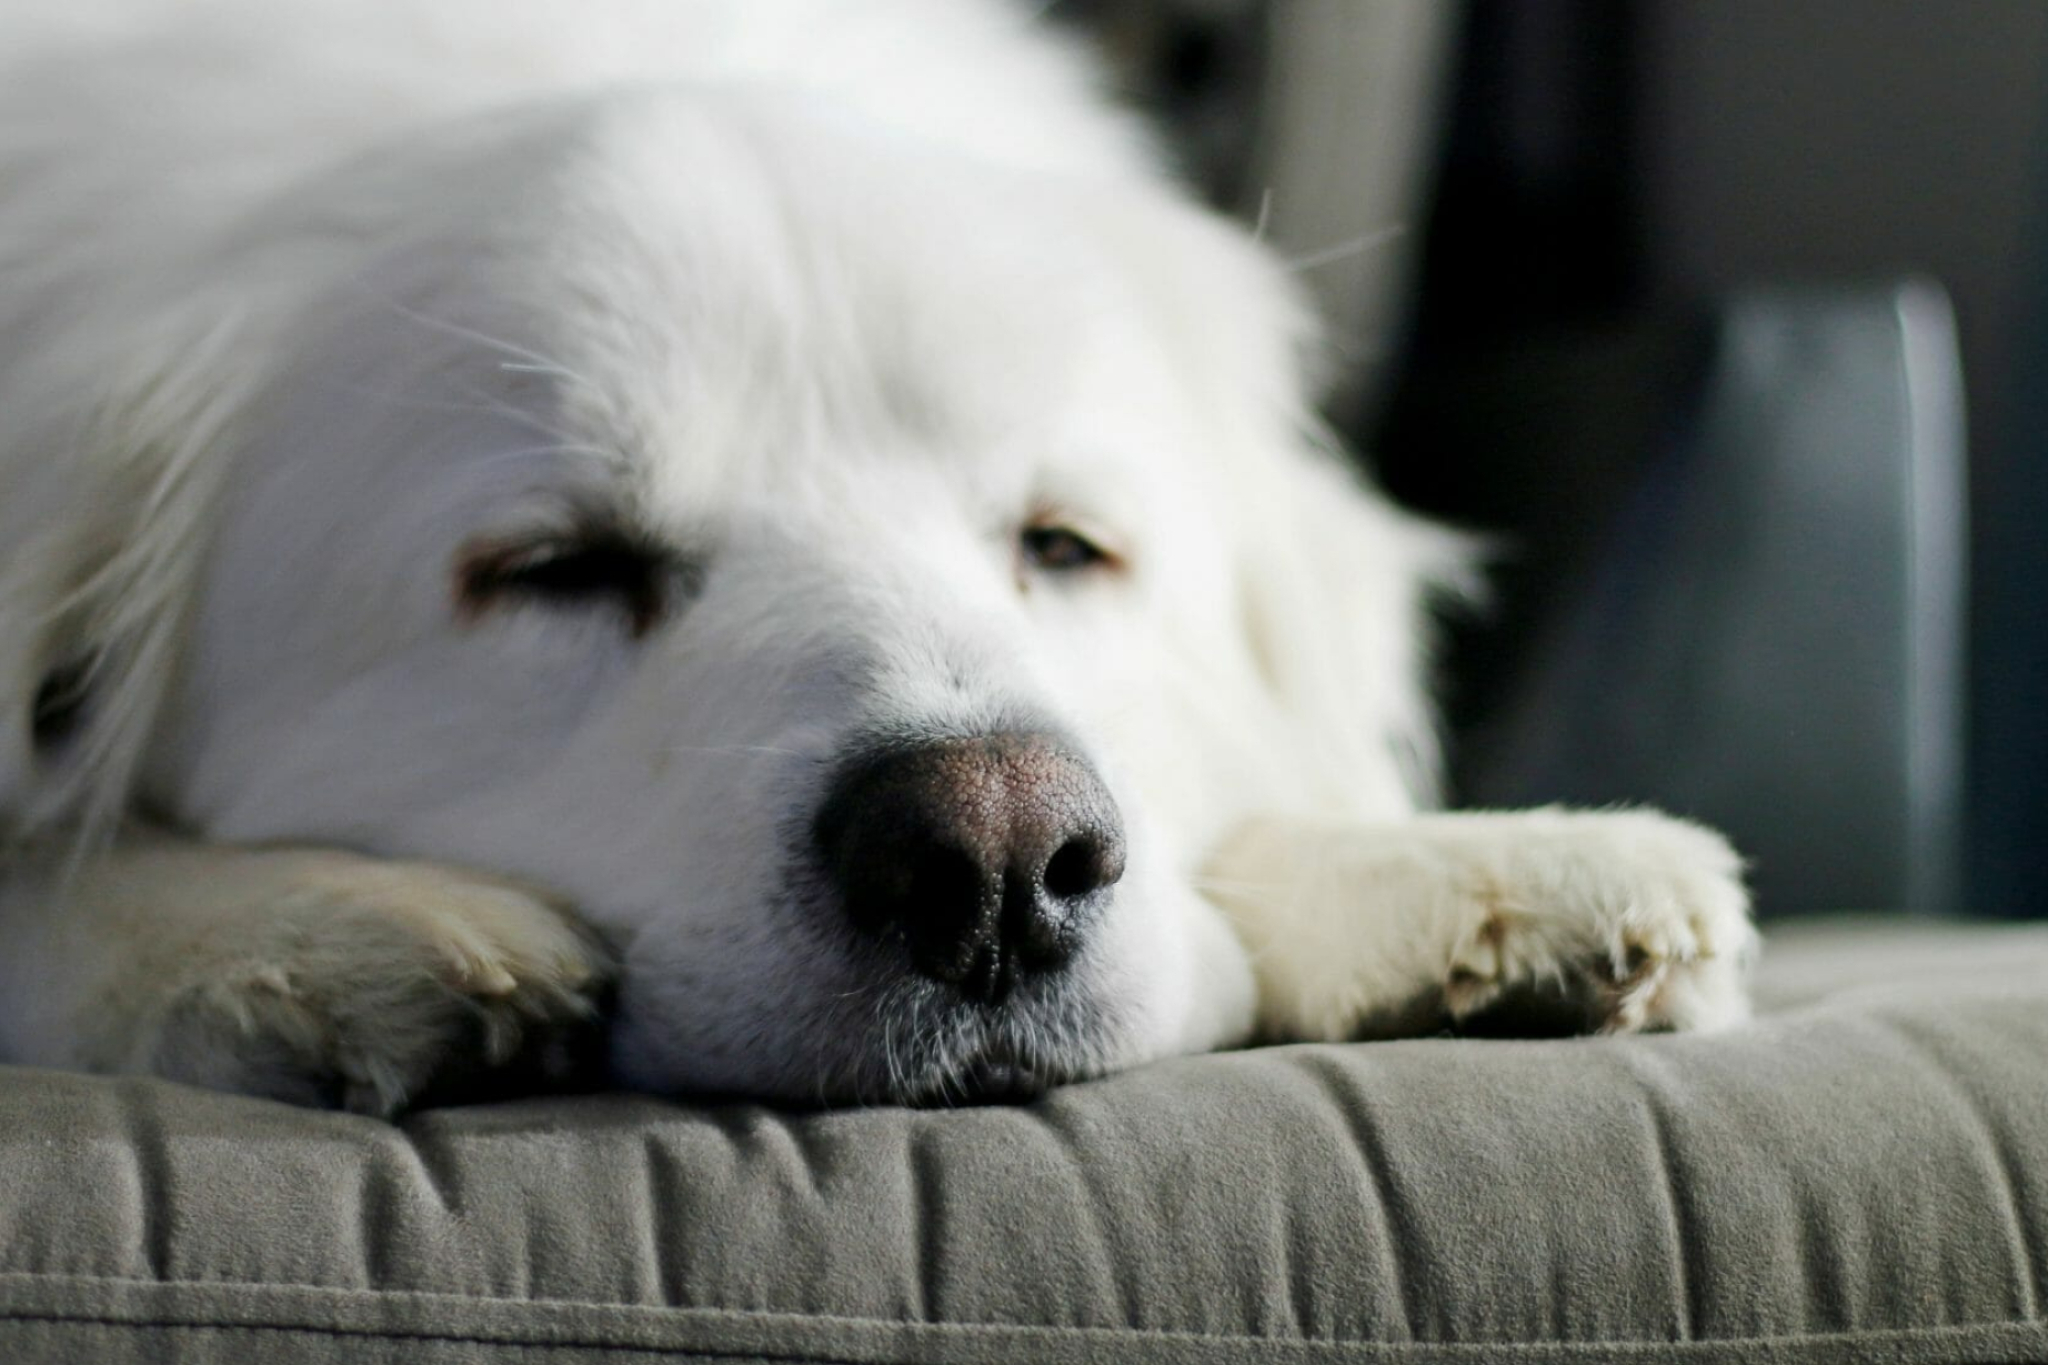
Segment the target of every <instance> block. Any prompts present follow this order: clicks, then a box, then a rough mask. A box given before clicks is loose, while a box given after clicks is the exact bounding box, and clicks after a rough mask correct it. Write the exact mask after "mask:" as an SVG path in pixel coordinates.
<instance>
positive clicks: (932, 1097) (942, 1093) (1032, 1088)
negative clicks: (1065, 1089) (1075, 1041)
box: [905, 1054, 1066, 1109]
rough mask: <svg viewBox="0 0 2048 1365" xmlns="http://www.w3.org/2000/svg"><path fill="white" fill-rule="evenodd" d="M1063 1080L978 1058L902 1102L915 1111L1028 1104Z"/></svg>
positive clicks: (1005, 1060) (1013, 1062) (1042, 1069)
mask: <svg viewBox="0 0 2048 1365" xmlns="http://www.w3.org/2000/svg"><path fill="white" fill-rule="evenodd" d="M1063 1079H1066V1078H1065V1077H1063V1076H1062V1075H1061V1074H1060V1073H1059V1072H1057V1071H1056V1070H1054V1069H1053V1068H1051V1067H1047V1066H1044V1065H1041V1064H1037V1063H1033V1062H1029V1061H1024V1060H1020V1059H1017V1058H1013V1057H1008V1056H1003V1055H1000V1054H991V1055H989V1056H985V1057H977V1058H975V1059H973V1060H972V1061H970V1062H968V1063H967V1064H966V1065H965V1066H964V1067H962V1068H960V1069H959V1071H958V1073H957V1074H955V1075H952V1076H949V1077H946V1078H945V1079H943V1080H941V1081H940V1082H938V1083H937V1084H935V1085H931V1086H927V1087H926V1088H924V1089H923V1090H921V1091H918V1092H915V1093H913V1094H911V1095H909V1096H907V1097H906V1098H905V1102H906V1103H907V1104H910V1105H912V1106H914V1107H917V1108H927V1109H953V1108H965V1107H971V1106H975V1105H994V1104H1029V1103H1030V1102H1031V1101H1033V1100H1035V1099H1037V1098H1038V1097H1039V1096H1040V1095H1043V1094H1044V1093H1045V1092H1046V1091H1048V1090H1050V1089H1052V1088H1053V1087H1054V1086H1055V1085H1058V1084H1059V1083H1060V1082H1061V1081H1062V1080H1063Z"/></svg>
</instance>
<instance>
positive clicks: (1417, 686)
mask: <svg viewBox="0 0 2048 1365" xmlns="http://www.w3.org/2000/svg"><path fill="white" fill-rule="evenodd" d="M1304 444H1305V445H1306V446H1307V447H1308V448H1306V449H1302V450H1295V451H1288V452H1285V453H1284V454H1283V456H1282V459H1281V461H1280V464H1279V467H1278V469H1277V470H1276V471H1274V474H1273V477H1272V478H1271V479H1270V487H1269V490H1268V491H1267V492H1266V494H1265V495H1264V496H1261V497H1259V498H1257V499H1256V500H1255V501H1253V502H1252V503H1251V504H1249V506H1248V508H1247V510H1248V512H1249V517H1248V524H1247V525H1246V526H1245V527H1244V530H1245V532H1246V533H1247V537H1248V539H1247V542H1246V544H1245V546H1244V548H1243V550H1242V552H1241V553H1242V556H1243V559H1242V562H1243V569H1242V580H1243V611H1244V629H1245V632H1246V634H1247V636H1248V639H1249V644H1250V648H1251V652H1252V657H1253V659H1254V660H1255V661H1256V663H1257V666H1258V669H1259V672H1260V674H1261V675H1262V677H1263V678H1264V680H1265V682H1266V684H1267V686H1268V687H1269V688H1270V689H1271V690H1272V692H1273V693H1274V694H1275V696H1276V697H1277V699H1278V702H1279V712H1280V715H1281V718H1282V719H1281V724H1282V725H1283V727H1284V728H1286V729H1287V730H1288V731H1289V732H1290V733H1289V735H1288V736H1287V738H1288V740H1289V741H1291V742H1290V744H1289V748H1290V749H1291V750H1292V752H1293V753H1294V755H1295V759H1296V770H1297V772H1298V773H1299V774H1300V778H1301V783H1302V789H1301V792H1300V794H1299V797H1298V799H1299V801H1300V804H1301V806H1302V807H1303V808H1304V809H1308V810H1315V811H1318V812H1321V813H1325V814H1343V813H1347V812H1348V813H1356V814H1359V815H1363V816H1367V817H1382V818H1383V817H1385V816H1388V815H1390V814H1395V813H1398V812H1400V811H1402V810H1405V809H1409V808H1412V807H1414V806H1427V805H1429V804H1432V803H1433V802H1434V801H1435V799H1436V797H1437V788H1438V776H1439V772H1438V770H1439V749H1438V742H1437V731H1436V721H1437V718H1436V711H1435V707H1434V705H1433V704H1432V701H1431V683H1432V681H1433V680H1432V678H1431V673H1432V671H1433V653H1434V650H1433V645H1434V642H1435V639H1436V635H1437V629H1438V613H1439V612H1441V611H1444V610H1447V609H1455V608H1456V607H1458V606H1460V605H1462V604H1465V603H1469V602H1471V601H1473V600H1474V599H1475V597H1476V595H1477V591H1478V575H1477V568H1476V565H1477V562H1478V556H1479V550H1480V547H1479V544H1478V542H1477V541H1476V540H1475V539H1473V538H1472V537H1469V536H1465V535H1462V534H1459V533H1457V532H1454V531H1452V530H1449V529H1448V528H1445V527H1442V526H1438V525H1435V524H1433V523H1430V522H1427V521H1424V520H1422V519H1421V518H1418V517H1416V516H1413V515H1411V514H1409V513H1407V512H1404V511H1402V510H1401V509H1399V508H1397V507H1395V506H1394V505H1393V504H1392V503H1390V502H1388V501H1387V500H1386V499H1385V498H1384V497H1383V496H1382V495H1381V494H1379V493H1378V492H1377V490H1375V489H1374V488H1372V487H1371V486H1370V485H1369V484H1368V483H1367V482H1366V481H1365V479H1364V478H1363V476H1362V475H1361V474H1359V473H1357V472H1355V471H1354V470H1353V469H1352V468H1351V467H1349V465H1348V463H1347V461H1346V460H1345V458H1344V457H1343V456H1341V455H1339V454H1337V453H1335V451H1334V449H1332V448H1325V447H1324V446H1322V444H1321V443H1320V442H1316V441H1313V440H1311V441H1308V442H1305V443H1304Z"/></svg>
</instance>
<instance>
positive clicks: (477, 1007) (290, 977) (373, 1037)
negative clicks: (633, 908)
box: [136, 854, 610, 1116]
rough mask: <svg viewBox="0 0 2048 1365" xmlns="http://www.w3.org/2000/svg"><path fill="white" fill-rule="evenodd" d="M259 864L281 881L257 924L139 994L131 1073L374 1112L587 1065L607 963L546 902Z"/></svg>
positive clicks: (582, 932) (511, 893) (422, 872)
mask: <svg viewBox="0 0 2048 1365" xmlns="http://www.w3.org/2000/svg"><path fill="white" fill-rule="evenodd" d="M275 856H279V857H285V858H289V859H291V860H292V862H291V864H290V867H289V875H288V876H285V877H282V878H271V879H266V880H267V881H268V882H272V883H274V884H270V885H266V886H264V887H263V888H261V890H260V892H259V894H265V895H267V896H268V897H269V901H268V903H267V904H265V905H264V906H263V907H262V908H261V912H260V913H257V914H236V915H233V916H230V917H228V919H227V920H226V921H225V922H224V924H223V925H222V929H221V931H220V932H216V933H213V934H210V935H207V936H205V937H203V938H201V939H199V940H198V941H195V942H190V943H187V944H185V945H182V947H181V949H180V951H178V952H177V953H175V954H174V955H171V956H170V958H169V960H168V961H167V962H165V963H163V964H161V965H163V966H165V967H168V968H169V969H170V975H169V978H168V979H163V980H159V981H157V982H155V983H139V984H138V988H139V989H140V990H142V991H143V992H145V993H147V994H151V995H153V996H154V998H155V1002H156V1003H155V1007H154V1008H151V1009H149V1010H148V1011H147V1014H146V1016H145V1017H144V1018H143V1019H141V1020H140V1021H138V1022H139V1024H140V1032H141V1034H142V1036H141V1037H140V1038H139V1039H137V1040H136V1041H137V1042H139V1043H140V1044H141V1048H140V1050H141V1051H142V1052H143V1053H144V1054H145V1057H144V1059H143V1069H147V1070H149V1071H152V1072H155V1073H156V1074H159V1075H164V1076H168V1077H171V1078H173V1079H178V1080H186V1081H191V1082H194V1083H196V1084H202V1085H207V1086H212V1087H214V1088H218V1089H226V1090H235V1091H240V1092H243V1093H247V1094H256V1095H264V1096H269V1097H272V1098H278V1099H285V1100H290V1101H294V1102H297V1103H306V1104H324V1105H329V1106H338V1107H343V1108H347V1109H350V1110H353V1111H356V1112H358V1113H365V1114H376V1115H385V1116H389V1115H391V1114H394V1113H396V1112H397V1111H399V1110H400V1109H402V1108H404V1107H406V1106H407V1105H408V1104H410V1103H413V1102H416V1101H418V1100H420V1099H422V1098H423V1097H442V1096H451V1097H459V1096H463V1095H467V1094H474V1093H490V1092H491V1091H492V1090H493V1089H495V1088H501V1087H503V1086H505V1085H507V1084H508V1083H509V1084H510V1085H512V1086H515V1087H516V1086H540V1085H549V1084H560V1083H562V1082H565V1081H568V1080H571V1079H573V1077H572V1076H570V1075H567V1074H564V1073H566V1072H568V1071H570V1070H572V1069H573V1068H576V1067H579V1066H583V1065H586V1064H587V1063H588V1061H589V1058H588V1057H587V1056H586V1055H584V1054H585V1053H586V1052H587V1050H588V1048H587V1046H586V1045H587V1044H589V1043H590V1042H591V1041H592V1039H593V1037H594V1034H595V1029H596V1025H597V1016H598V1014H599V1010H598V996H599V994H600V992H601V991H602V990H603V989H604V988H605V985H606V983H607V978H608V976H609V971H610V967H609V964H608V962H607V960H606V956H605V954H604V951H603V949H602V948H601V947H600V946H599V945H598V943H597V941H596V939H595V938H594V937H593V936H592V935H591V934H590V933H589V931H588V930H586V929H584V928H583V927H582V926H581V925H580V924H578V923H577V922H576V921H575V920H574V919H573V918H572V917H570V916H569V915H568V914H567V913H566V912H565V911H564V910H563V909H562V908H561V907H559V906H557V905H555V904H553V903H551V902H550V901H548V900H546V899H544V898H542V897H540V896H538V895H537V894H535V893H534V892H532V891H529V890H526V889H524V888H521V887H518V886H515V885H513V884H511V883H508V882H503V881H498V880H495V879H492V878H488V877H484V876H480V875H477V874H471V873H465V872H459V871H455V870H452V869H446V868H441V867H435V866H431V865H427V864H421V863H398V862H378V861H374V860H370V859H365V858H357V857H353V856H349V855H341V854H335V855H326V854H286V855H275ZM245 894H246V893H245ZM514 1077H516V1078H517V1079H516V1080H515V1079H512V1078H514ZM494 1081H496V1082H497V1083H498V1086H494V1085H493V1082H494Z"/></svg>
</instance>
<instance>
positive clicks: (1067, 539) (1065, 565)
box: [1017, 518, 1124, 574]
mask: <svg viewBox="0 0 2048 1365" xmlns="http://www.w3.org/2000/svg"><path fill="white" fill-rule="evenodd" d="M1017 553H1018V556H1019V558H1020V560H1021V561H1022V563H1023V566H1024V567H1025V568H1027V569H1030V570H1032V571H1035V572H1037V573H1041V574H1077V573H1086V572H1089V571H1091V570H1115V569H1121V568H1123V567H1124V560H1123V556H1122V555H1120V554H1118V553H1116V552H1115V551H1113V550H1109V549H1105V548H1104V547H1103V545H1102V543H1101V542H1100V541H1099V540H1098V539H1096V538H1095V537H1093V536H1091V535H1089V534H1088V533H1086V532H1084V531H1081V530H1078V529H1076V528H1075V527H1073V526H1070V525H1068V524H1066V522H1064V521H1062V520H1059V519H1056V518H1042V519H1040V520H1037V521H1034V522H1032V523H1031V524H1029V525H1027V526H1026V527H1025V528H1024V529H1023V530H1022V531H1021V532H1019V533H1018V536H1017Z"/></svg>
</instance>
